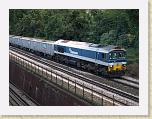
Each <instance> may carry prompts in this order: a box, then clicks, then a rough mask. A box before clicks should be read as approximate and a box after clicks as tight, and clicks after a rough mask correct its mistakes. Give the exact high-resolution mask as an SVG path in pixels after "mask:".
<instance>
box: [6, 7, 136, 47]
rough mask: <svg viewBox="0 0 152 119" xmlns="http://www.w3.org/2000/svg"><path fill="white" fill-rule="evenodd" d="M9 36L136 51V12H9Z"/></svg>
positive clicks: (14, 10) (13, 10)
mask: <svg viewBox="0 0 152 119" xmlns="http://www.w3.org/2000/svg"><path fill="white" fill-rule="evenodd" d="M9 26H10V28H9V32H10V34H13V35H22V36H28V37H39V38H44V39H48V40H57V39H69V40H77V41H85V42H93V43H100V44H113V45H121V46H123V47H126V48H127V47H135V48H138V42H139V41H138V40H139V36H138V35H139V10H136V9H134V10H132V9H126V10H110V9H109V10H97V9H92V10H87V9H86V10H68V9H65V10H53V9H51V10H45V9H43V10H36V9H35V10H31V9H28V10H25V9H21V10H20V9H10V11H9Z"/></svg>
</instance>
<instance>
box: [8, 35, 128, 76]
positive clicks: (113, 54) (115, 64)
mask: <svg viewBox="0 0 152 119" xmlns="http://www.w3.org/2000/svg"><path fill="white" fill-rule="evenodd" d="M9 42H10V44H11V45H15V46H17V47H20V48H24V49H26V50H29V51H33V52H36V53H40V54H42V55H47V56H49V57H50V58H51V59H54V60H56V61H58V62H63V63H65V64H72V65H75V66H77V67H80V68H83V69H85V70H89V71H94V72H99V73H100V74H102V75H106V76H107V75H108V76H110V77H111V76H112V77H113V76H122V75H124V73H125V71H126V64H127V60H126V50H125V49H122V48H120V47H118V46H113V45H108V46H102V45H99V44H93V43H87V42H78V41H70V40H62V39H60V40H58V41H55V42H49V41H44V40H40V39H35V38H28V37H20V36H10V37H9Z"/></svg>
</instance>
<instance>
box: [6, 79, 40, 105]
mask: <svg viewBox="0 0 152 119" xmlns="http://www.w3.org/2000/svg"><path fill="white" fill-rule="evenodd" d="M9 104H10V105H11V106H36V105H38V103H36V102H33V100H31V98H30V97H29V96H27V95H26V96H25V94H24V93H23V92H22V91H20V90H18V89H17V88H16V87H15V85H14V84H13V83H12V82H10V83H9Z"/></svg>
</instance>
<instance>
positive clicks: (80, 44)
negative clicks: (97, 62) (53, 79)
mask: <svg viewBox="0 0 152 119" xmlns="http://www.w3.org/2000/svg"><path fill="white" fill-rule="evenodd" d="M55 44H58V45H62V46H70V47H74V48H82V49H89V50H93V51H97V50H98V51H101V52H105V53H109V52H110V51H113V50H124V49H122V48H121V47H118V46H114V45H108V46H105V45H100V44H93V43H87V42H79V41H71V40H62V39H60V40H58V41H56V42H55Z"/></svg>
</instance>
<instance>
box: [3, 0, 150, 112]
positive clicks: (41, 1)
mask: <svg viewBox="0 0 152 119" xmlns="http://www.w3.org/2000/svg"><path fill="white" fill-rule="evenodd" d="M0 8H1V10H0V14H1V16H2V17H1V18H0V26H1V27H0V33H1V34H0V51H1V60H0V66H1V68H0V72H1V73H0V74H1V79H0V80H1V83H0V94H1V96H0V114H1V115H148V1H147V0H100V1H99V0H36V1H35V0H30V1H28V0H26V1H25V0H24V1H21V0H12V1H10V0H5V1H2V2H1V3H0ZM9 9H139V53H140V54H139V87H140V88H139V106H9V45H8V44H9V43H8V36H9Z"/></svg>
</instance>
